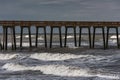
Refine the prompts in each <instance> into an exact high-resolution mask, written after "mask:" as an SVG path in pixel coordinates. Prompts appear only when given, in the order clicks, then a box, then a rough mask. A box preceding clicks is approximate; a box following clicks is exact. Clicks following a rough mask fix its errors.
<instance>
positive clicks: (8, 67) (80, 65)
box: [0, 36, 120, 80]
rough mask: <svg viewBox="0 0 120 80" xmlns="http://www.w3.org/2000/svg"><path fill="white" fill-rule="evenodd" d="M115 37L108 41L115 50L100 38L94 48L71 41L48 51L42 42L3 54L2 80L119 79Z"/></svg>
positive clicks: (0, 55)
mask: <svg viewBox="0 0 120 80" xmlns="http://www.w3.org/2000/svg"><path fill="white" fill-rule="evenodd" d="M26 37H27V36H26ZM71 37H72V36H69V37H68V38H71ZM17 38H19V36H18V37H17ZM115 38H116V37H115V36H111V39H110V40H109V44H110V45H111V46H115V47H112V48H109V49H106V50H103V49H102V40H101V38H100V40H99V41H98V42H97V41H96V45H97V47H96V48H95V49H89V48H88V47H86V46H88V45H89V44H88V43H87V41H83V42H82V46H81V47H75V46H74V43H72V42H68V43H67V48H59V46H56V47H54V48H51V49H49V48H44V47H40V46H41V45H42V44H43V43H41V44H39V47H38V48H32V49H28V48H26V47H25V48H23V50H19V49H17V50H16V51H12V50H10V49H9V50H8V51H0V80H120V49H117V47H116V39H115ZM40 40H42V37H40ZM55 44H58V45H59V43H54V44H53V45H55ZM27 45H28V43H24V44H23V46H27Z"/></svg>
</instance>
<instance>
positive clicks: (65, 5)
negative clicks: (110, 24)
mask: <svg viewBox="0 0 120 80" xmlns="http://www.w3.org/2000/svg"><path fill="white" fill-rule="evenodd" d="M0 20H59V21H61V20H79V21H84V20H87V21H88V20H91V21H96V20H97V21H118V20H120V0H0Z"/></svg>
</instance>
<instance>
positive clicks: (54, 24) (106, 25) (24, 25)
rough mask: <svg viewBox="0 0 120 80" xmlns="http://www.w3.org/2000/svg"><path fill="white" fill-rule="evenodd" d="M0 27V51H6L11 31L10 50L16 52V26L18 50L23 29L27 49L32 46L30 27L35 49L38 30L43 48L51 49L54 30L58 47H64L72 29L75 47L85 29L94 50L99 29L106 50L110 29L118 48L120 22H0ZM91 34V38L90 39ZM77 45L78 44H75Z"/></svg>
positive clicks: (79, 44)
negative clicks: (43, 44) (41, 35)
mask: <svg viewBox="0 0 120 80" xmlns="http://www.w3.org/2000/svg"><path fill="white" fill-rule="evenodd" d="M0 26H2V28H3V32H2V35H3V40H1V44H0V47H1V50H7V42H8V30H9V29H10V30H11V44H12V46H11V47H12V49H13V50H16V33H15V32H16V31H15V28H16V26H19V27H20V42H19V44H20V48H22V40H23V31H24V28H26V29H28V35H29V47H30V48H31V47H32V46H33V45H32V43H31V40H32V38H31V26H34V27H35V28H36V30H35V31H34V32H35V33H36V38H35V39H36V40H35V47H37V44H38V33H39V29H43V30H44V43H45V48H52V40H53V30H54V28H56V29H58V33H59V41H60V47H61V48H62V47H66V44H67V34H68V29H69V28H71V29H73V35H74V44H75V46H76V47H77V46H78V47H80V46H81V35H82V29H83V28H87V29H88V37H89V40H88V41H89V48H94V45H95V44H94V43H95V35H96V29H97V28H100V29H101V30H102V33H101V35H102V36H103V49H107V48H108V45H109V44H108V40H109V30H110V29H111V28H114V29H115V30H116V36H117V47H118V48H119V47H120V45H119V37H118V35H119V32H118V28H119V26H120V22H119V21H118V22H117V21H0ZM47 26H49V27H50V41H49V46H48V45H47V44H48V42H47V37H46V27H47ZM61 27H65V32H64V34H65V35H64V36H65V40H64V43H63V41H62V38H61ZM77 27H78V28H79V40H78V41H77V39H76V28H77ZM91 28H93V32H91ZM105 28H106V29H107V31H106V32H107V33H106V36H105ZM92 33H93V37H91V36H92V35H91V34H92ZM77 43H78V44H77Z"/></svg>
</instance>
